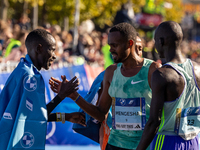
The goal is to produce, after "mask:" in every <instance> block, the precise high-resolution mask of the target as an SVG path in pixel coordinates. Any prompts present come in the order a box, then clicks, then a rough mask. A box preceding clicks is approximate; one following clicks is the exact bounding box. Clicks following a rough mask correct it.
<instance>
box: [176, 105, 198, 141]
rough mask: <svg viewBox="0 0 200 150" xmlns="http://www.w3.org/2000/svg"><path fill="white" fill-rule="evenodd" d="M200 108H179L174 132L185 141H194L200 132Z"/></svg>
mask: <svg viewBox="0 0 200 150" xmlns="http://www.w3.org/2000/svg"><path fill="white" fill-rule="evenodd" d="M199 124H200V107H189V108H186V109H181V108H177V110H176V122H175V128H174V131H175V133H176V134H177V135H179V136H181V137H182V138H183V139H184V140H191V139H194V138H195V137H196V136H197V135H198V133H199V132H200V126H199Z"/></svg>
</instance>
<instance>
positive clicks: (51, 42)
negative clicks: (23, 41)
mask: <svg viewBox="0 0 200 150" xmlns="http://www.w3.org/2000/svg"><path fill="white" fill-rule="evenodd" d="M45 44H47V45H48V46H55V45H56V40H55V38H54V37H53V36H52V35H48V37H47V41H45Z"/></svg>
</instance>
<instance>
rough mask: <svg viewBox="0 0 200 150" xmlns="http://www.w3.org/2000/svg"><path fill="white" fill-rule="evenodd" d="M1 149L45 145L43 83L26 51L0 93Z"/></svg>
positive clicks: (37, 147) (33, 149)
mask: <svg viewBox="0 0 200 150" xmlns="http://www.w3.org/2000/svg"><path fill="white" fill-rule="evenodd" d="M0 104H1V105H0V128H1V130H0V145H1V148H0V149H1V150H11V149H17V150H22V149H26V148H28V149H32V150H35V149H38V150H44V149H45V141H46V126H47V110H46V103H45V85H44V80H43V78H42V76H41V74H40V72H39V71H38V70H37V69H36V68H35V67H34V66H33V63H32V61H31V59H30V57H29V56H28V55H26V57H25V58H21V60H20V63H19V64H18V66H17V67H16V69H15V70H14V71H13V72H12V73H11V75H10V76H9V78H8V80H7V82H6V84H5V87H4V88H3V90H2V92H1V95H0Z"/></svg>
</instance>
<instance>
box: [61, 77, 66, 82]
mask: <svg viewBox="0 0 200 150" xmlns="http://www.w3.org/2000/svg"><path fill="white" fill-rule="evenodd" d="M65 80H66V76H65V75H64V76H63V78H62V83H63V82H65Z"/></svg>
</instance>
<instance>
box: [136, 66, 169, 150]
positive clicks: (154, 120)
mask: <svg viewBox="0 0 200 150" xmlns="http://www.w3.org/2000/svg"><path fill="white" fill-rule="evenodd" d="M151 87H152V101H151V108H150V117H149V120H148V121H147V123H146V125H145V128H144V132H143V134H142V138H141V140H140V143H139V145H138V147H137V150H145V149H146V148H147V147H148V146H149V144H150V143H151V141H152V140H153V138H154V136H155V135H156V133H157V131H158V128H159V125H160V122H161V115H162V109H163V105H164V101H165V97H166V94H165V90H166V81H165V79H164V77H163V74H162V73H161V72H160V71H159V70H156V71H155V72H154V73H153V75H152V80H151Z"/></svg>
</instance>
